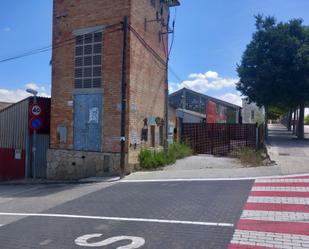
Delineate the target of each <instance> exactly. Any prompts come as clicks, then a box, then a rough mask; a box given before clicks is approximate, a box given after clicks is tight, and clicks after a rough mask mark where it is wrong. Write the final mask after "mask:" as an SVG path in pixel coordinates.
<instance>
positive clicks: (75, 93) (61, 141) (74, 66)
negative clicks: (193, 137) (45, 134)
mask: <svg viewBox="0 0 309 249" xmlns="http://www.w3.org/2000/svg"><path fill="white" fill-rule="evenodd" d="M178 4H179V2H178V1H176V0H164V1H162V0H54V11H53V55H52V104H51V143H50V150H49V153H48V169H47V175H48V178H57V179H75V178H82V177H87V176H103V175H113V174H118V173H119V165H120V150H121V148H120V140H121V134H120V131H121V114H122V111H125V113H126V120H125V124H126V125H125V131H126V136H125V138H124V139H125V155H126V159H125V164H126V166H127V167H126V170H127V171H130V166H133V165H134V164H137V163H138V153H139V151H140V148H141V147H144V146H147V147H158V146H160V145H162V144H163V138H164V134H163V133H164V122H165V121H164V116H165V115H164V105H165V95H164V92H165V87H166V66H165V64H166V62H167V44H168V34H167V33H168V32H167V31H168V20H169V18H168V17H169V8H170V7H174V6H177V5H178ZM125 16H127V17H128V23H129V25H128V39H127V41H126V42H127V51H126V53H127V55H126V65H125V68H126V74H125V76H124V77H125V79H126V83H127V87H126V110H121V109H122V108H121V102H122V95H121V94H122V92H121V89H122V82H123V81H122V79H123V78H122V71H123V70H122V69H123V62H124V60H123V44H124V38H123V37H124V29H123V22H124V17H125Z"/></svg>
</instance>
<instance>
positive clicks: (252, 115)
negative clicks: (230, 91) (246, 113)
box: [251, 111, 254, 121]
mask: <svg viewBox="0 0 309 249" xmlns="http://www.w3.org/2000/svg"><path fill="white" fill-rule="evenodd" d="M251 120H252V121H253V120H254V111H251Z"/></svg>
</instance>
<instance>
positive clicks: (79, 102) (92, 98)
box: [74, 94, 102, 151]
mask: <svg viewBox="0 0 309 249" xmlns="http://www.w3.org/2000/svg"><path fill="white" fill-rule="evenodd" d="M101 113H102V95H101V94H79V95H75V98H74V149H75V150H80V151H100V150H101Z"/></svg>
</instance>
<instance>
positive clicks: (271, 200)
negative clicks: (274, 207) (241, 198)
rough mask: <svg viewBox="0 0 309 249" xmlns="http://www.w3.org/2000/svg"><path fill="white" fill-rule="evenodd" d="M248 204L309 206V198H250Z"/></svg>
mask: <svg viewBox="0 0 309 249" xmlns="http://www.w3.org/2000/svg"><path fill="white" fill-rule="evenodd" d="M248 203H276V204H303V205H309V198H303V197H301V198H299V197H280V196H279V197H269V196H249V198H248Z"/></svg>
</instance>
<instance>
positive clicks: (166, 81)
mask: <svg viewBox="0 0 309 249" xmlns="http://www.w3.org/2000/svg"><path fill="white" fill-rule="evenodd" d="M168 61H169V55H168V51H167V59H166V69H165V70H166V76H165V93H164V94H165V107H164V109H165V123H164V124H165V143H164V149H165V151H167V150H168Z"/></svg>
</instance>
